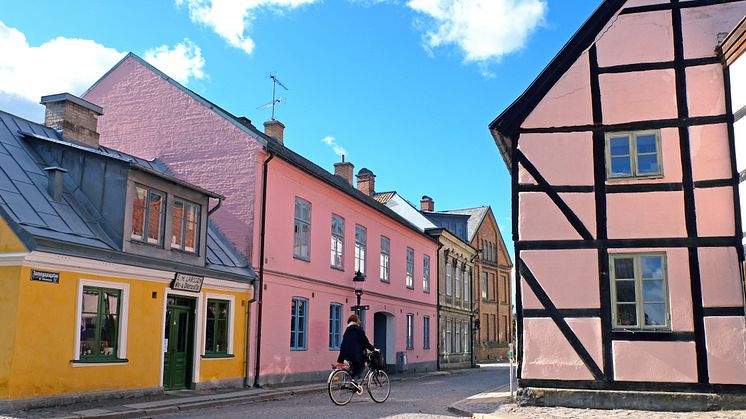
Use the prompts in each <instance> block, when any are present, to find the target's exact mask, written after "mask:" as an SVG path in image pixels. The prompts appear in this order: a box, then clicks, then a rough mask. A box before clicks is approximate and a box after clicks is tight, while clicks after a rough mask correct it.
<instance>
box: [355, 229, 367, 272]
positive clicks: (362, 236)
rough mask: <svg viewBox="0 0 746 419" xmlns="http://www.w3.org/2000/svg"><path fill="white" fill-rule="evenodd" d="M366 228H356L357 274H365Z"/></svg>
mask: <svg viewBox="0 0 746 419" xmlns="http://www.w3.org/2000/svg"><path fill="white" fill-rule="evenodd" d="M367 234H368V233H367V232H366V230H365V227H363V226H360V225H356V226H355V272H360V273H361V274H364V273H365V249H366V236H367Z"/></svg>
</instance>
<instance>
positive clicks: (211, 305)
mask: <svg viewBox="0 0 746 419" xmlns="http://www.w3.org/2000/svg"><path fill="white" fill-rule="evenodd" d="M230 315H231V304H230V301H228V300H218V299H212V298H210V299H208V300H207V314H206V316H205V356H211V355H212V356H215V355H224V356H228V355H230V353H229V352H228V335H229V334H230V330H229V327H230Z"/></svg>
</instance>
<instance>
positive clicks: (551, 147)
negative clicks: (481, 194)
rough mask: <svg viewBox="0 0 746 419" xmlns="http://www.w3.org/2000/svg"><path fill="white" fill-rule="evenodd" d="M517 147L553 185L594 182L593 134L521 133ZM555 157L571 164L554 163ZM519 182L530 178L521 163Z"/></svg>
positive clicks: (528, 180)
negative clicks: (539, 168)
mask: <svg viewBox="0 0 746 419" xmlns="http://www.w3.org/2000/svg"><path fill="white" fill-rule="evenodd" d="M518 148H519V149H520V150H521V152H523V154H525V155H526V157H527V158H528V159H529V160H530V161H531V163H533V164H534V166H536V167H541V175H542V176H543V177H544V179H546V181H547V182H549V183H550V184H552V185H593V134H591V133H590V132H575V133H563V134H523V135H521V140H520V142H519V146H518ZM557 161H562V162H572V164H569V163H568V164H555V162H557ZM519 175H520V178H519V180H520V182H521V183H533V182H530V180H531V178H530V175H529V174H528V172H526V170H525V169H524V168H523V166H520V168H519Z"/></svg>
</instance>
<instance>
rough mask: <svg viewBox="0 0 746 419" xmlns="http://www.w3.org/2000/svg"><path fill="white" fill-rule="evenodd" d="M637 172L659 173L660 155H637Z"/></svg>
mask: <svg viewBox="0 0 746 419" xmlns="http://www.w3.org/2000/svg"><path fill="white" fill-rule="evenodd" d="M637 173H638V174H646V173H658V155H656V154H645V155H643V156H637Z"/></svg>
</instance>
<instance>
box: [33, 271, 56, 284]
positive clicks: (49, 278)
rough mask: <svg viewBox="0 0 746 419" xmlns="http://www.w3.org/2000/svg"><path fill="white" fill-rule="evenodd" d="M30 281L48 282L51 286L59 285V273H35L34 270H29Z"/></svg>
mask: <svg viewBox="0 0 746 419" xmlns="http://www.w3.org/2000/svg"><path fill="white" fill-rule="evenodd" d="M31 280H32V281H41V282H49V283H51V284H59V283H60V273H59V272H45V271H37V270H35V269H32V270H31Z"/></svg>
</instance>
